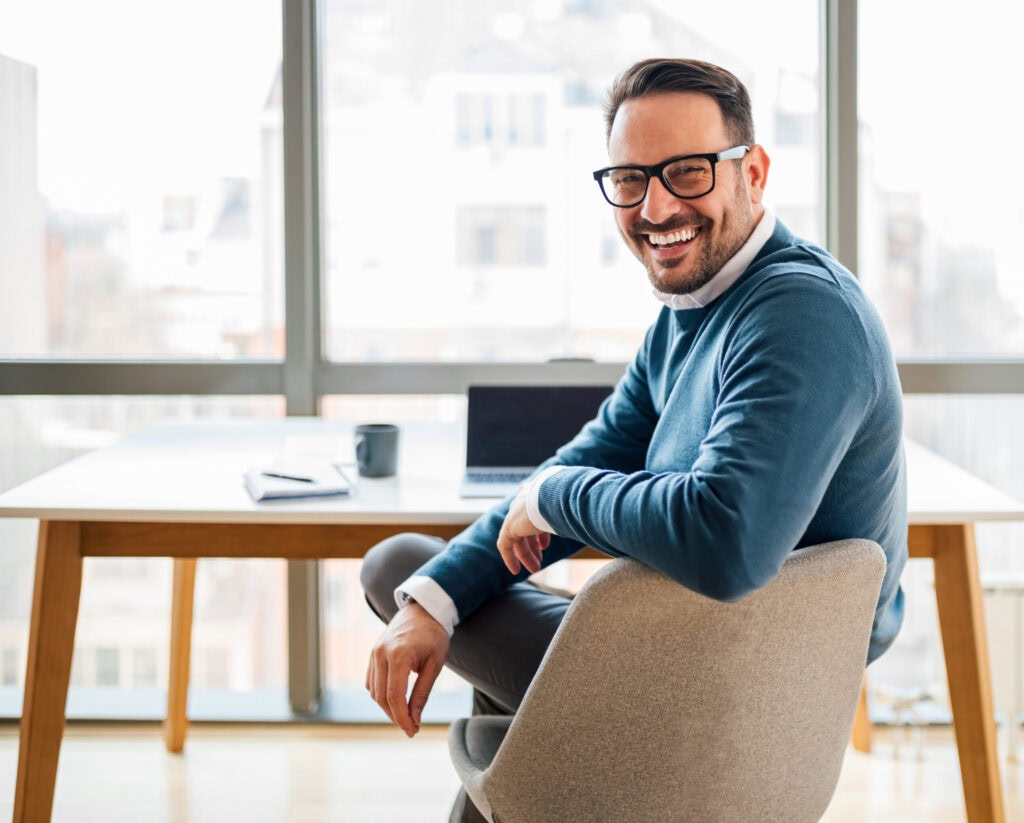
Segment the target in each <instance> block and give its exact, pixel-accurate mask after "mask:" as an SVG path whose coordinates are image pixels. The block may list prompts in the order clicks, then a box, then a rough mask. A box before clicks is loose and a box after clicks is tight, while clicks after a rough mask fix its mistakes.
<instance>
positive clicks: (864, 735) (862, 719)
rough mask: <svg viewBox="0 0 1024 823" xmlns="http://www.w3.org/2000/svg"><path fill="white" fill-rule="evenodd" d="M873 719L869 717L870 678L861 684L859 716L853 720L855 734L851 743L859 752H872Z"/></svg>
mask: <svg viewBox="0 0 1024 823" xmlns="http://www.w3.org/2000/svg"><path fill="white" fill-rule="evenodd" d="M871 732H872V728H871V717H870V716H869V715H868V678H867V675H864V679H863V680H861V682H860V698H859V699H858V700H857V714H856V715H855V716H854V718H853V733H852V734H851V735H850V743H851V744H852V745H853V748H855V749H856V750H857V751H859V752H870V751H871Z"/></svg>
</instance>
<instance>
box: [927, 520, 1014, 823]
mask: <svg viewBox="0 0 1024 823" xmlns="http://www.w3.org/2000/svg"><path fill="white" fill-rule="evenodd" d="M933 529H934V542H935V545H934V562H935V597H936V601H937V604H938V610H939V627H940V628H941V630H942V645H943V648H944V650H945V656H946V677H947V679H948V681H949V700H950V704H951V707H952V709H953V730H954V732H955V734H956V746H957V751H958V753H959V755H960V774H961V777H962V778H963V784H964V801H965V802H966V805H967V819H968V820H969V821H971V822H972V823H981V822H982V821H984V822H985V823H1003V821H1004V820H1005V819H1006V818H1005V811H1004V809H1003V793H1002V784H1001V782H1000V779H999V760H998V757H997V755H996V722H995V714H994V712H993V708H992V683H991V674H990V672H989V657H988V643H987V641H986V635H985V613H984V610H983V603H982V594H981V583H980V581H979V579H978V555H977V549H976V547H975V542H974V525H973V524H970V523H968V524H964V525H958V526H957V525H951V526H934V527H933Z"/></svg>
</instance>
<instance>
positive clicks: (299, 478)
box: [260, 471, 316, 483]
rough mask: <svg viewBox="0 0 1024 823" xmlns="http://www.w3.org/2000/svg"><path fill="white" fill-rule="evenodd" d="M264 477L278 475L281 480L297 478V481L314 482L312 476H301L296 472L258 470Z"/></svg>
mask: <svg viewBox="0 0 1024 823" xmlns="http://www.w3.org/2000/svg"><path fill="white" fill-rule="evenodd" d="M260 474H262V475H263V476H264V477H278V478H280V479H281V480H297V481H298V482H299V483H315V482H316V480H314V479H313V478H312V477H302V476H300V475H297V474H285V473H284V472H268V471H264V472H260Z"/></svg>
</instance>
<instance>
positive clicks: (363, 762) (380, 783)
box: [0, 725, 1024, 823]
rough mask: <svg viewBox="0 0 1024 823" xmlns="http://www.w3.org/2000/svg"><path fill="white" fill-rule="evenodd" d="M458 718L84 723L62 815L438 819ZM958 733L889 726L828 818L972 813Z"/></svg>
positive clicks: (11, 737)
mask: <svg viewBox="0 0 1024 823" xmlns="http://www.w3.org/2000/svg"><path fill="white" fill-rule="evenodd" d="M446 739H447V729H445V728H438V727H433V728H427V729H425V730H424V731H423V732H422V733H421V734H420V735H419V736H418V737H417V738H416V739H415V740H413V741H408V740H406V739H405V737H404V736H403V735H401V734H400V733H399V732H397V731H392V730H390V729H387V728H384V727H372V726H371V727H366V726H308V727H305V726H284V727H266V726H257V727H249V726H207V725H202V726H198V727H196V728H193V729H192V730H191V732H190V736H189V739H188V743H187V746H186V751H185V754H184V756H173V755H168V754H167V753H166V752H165V751H164V749H163V743H162V739H161V737H160V732H159V728H158V727H156V726H82V725H75V726H71V727H70V728H69V729H68V731H67V733H66V735H65V738H64V746H63V749H62V752H61V763H60V771H59V774H58V778H57V795H56V799H55V801H54V814H53V821H54V823H92V822H93V821H102V823H140V821H144V823H233V821H244V822H245V823H264V821H265V822H266V823H341V821H345V823H363V822H365V823H392V821H393V823H430V822H431V821H445V820H447V809H448V806H449V804H450V802H451V799H452V797H454V795H455V791H456V779H455V776H454V774H453V772H452V770H451V768H450V766H449V765H448V758H447V748H446V746H447V744H446ZM1001 765H1002V769H1003V783H1004V786H1005V788H1006V796H1007V819H1008V820H1024V791H1022V784H1024V765H1017V764H1012V763H1008V762H1007V761H1006V760H1005V758H1004V759H1003V760H1002V764H1001ZM16 767H17V729H16V727H14V726H12V725H3V726H0V820H9V819H10V817H11V810H12V806H13V803H14V798H13V791H14V777H15V770H16ZM963 819H964V815H963V811H962V798H961V794H960V776H959V771H958V768H957V763H956V753H955V749H954V747H953V742H952V734H951V733H950V732H949V731H946V730H937V731H931V732H928V733H927V735H926V737H925V742H924V746H923V748H922V750H921V753H920V759H919V757H918V750H917V748H916V747H915V745H914V743H913V741H912V740H911V739H910V738H907V737H905V736H904V735H903V733H902V732H896V731H891V730H882V731H880V732H879V733H878V735H877V745H876V750H875V751H874V752H873V753H872V754H870V755H862V754H859V753H857V752H854V751H852V750H851V751H849V752H848V754H847V757H846V762H845V765H844V768H843V775H842V778H841V780H840V784H839V788H838V790H837V792H836V796H835V799H834V800H833V803H832V806H831V807H830V808H829V811H828V813H827V814H826V816H825V818H824V820H825V821H826V823H845V822H846V821H851V823H852V822H853V821H856V822H857V823H859V822H860V821H871V823H896V822H897V821H899V823H912V822H913V821H922V822H923V821H928V823H945V822H946V821H950V823H952V821H962V820H963Z"/></svg>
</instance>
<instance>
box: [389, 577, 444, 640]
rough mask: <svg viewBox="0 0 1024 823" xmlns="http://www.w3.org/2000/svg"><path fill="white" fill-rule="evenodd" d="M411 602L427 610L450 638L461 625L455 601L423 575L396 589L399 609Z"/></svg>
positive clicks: (411, 578)
mask: <svg viewBox="0 0 1024 823" xmlns="http://www.w3.org/2000/svg"><path fill="white" fill-rule="evenodd" d="M411 600H415V601H416V602H417V603H419V604H420V605H421V606H422V607H423V608H424V609H426V610H427V614H429V615H430V616H431V617H433V618H434V620H436V621H437V622H438V623H440V624H441V625H442V626H443V627H444V630H445V631H446V632H448V636H449V637H451V636H452V634H453V633H454V632H455V627H456V626H457V625H459V612H458V609H456V608H455V601H454V600H452V599H451V598H450V597H449V596H448V592H446V591H445V590H444V589H442V588H441V586H440V585H439V584H438V582H437V581H436V580H434V579H433V578H432V577H427V576H426V575H423V574H414V575H413V576H412V577H410V578H409V579H408V580H406V581H405V582H404V583H402V584H401V585H400V586H399V587H398V588H397V589H395V602H396V603H397V604H398V608H400V609H402V608H405V607H406V606H408V605H409V602H410V601H411Z"/></svg>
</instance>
